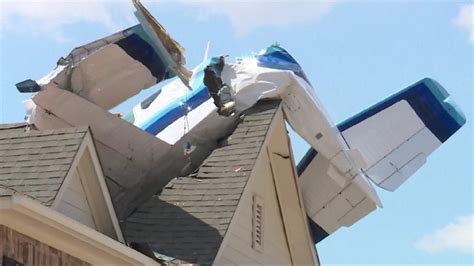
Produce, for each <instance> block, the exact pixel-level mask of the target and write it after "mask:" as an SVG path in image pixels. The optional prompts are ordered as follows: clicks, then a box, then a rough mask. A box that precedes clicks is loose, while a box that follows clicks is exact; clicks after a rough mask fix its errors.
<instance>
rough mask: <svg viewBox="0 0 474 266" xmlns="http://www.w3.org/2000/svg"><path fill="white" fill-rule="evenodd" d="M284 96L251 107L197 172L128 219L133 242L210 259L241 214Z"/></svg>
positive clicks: (193, 258) (167, 253) (173, 183)
mask: <svg viewBox="0 0 474 266" xmlns="http://www.w3.org/2000/svg"><path fill="white" fill-rule="evenodd" d="M278 106H279V101H263V102H260V103H259V104H257V105H256V106H254V107H253V108H251V109H249V110H248V111H247V112H246V115H245V117H244V118H243V120H242V122H241V123H240V124H239V125H238V126H237V128H236V129H235V131H234V133H233V134H232V135H231V136H230V137H229V138H228V139H227V143H226V144H225V145H224V146H223V147H221V148H218V149H216V150H214V151H213V152H212V153H211V155H210V156H209V157H208V158H207V159H206V160H205V161H204V163H203V164H202V165H201V167H200V168H199V170H198V171H197V173H196V174H194V175H190V176H187V177H179V178H175V179H173V180H172V181H171V182H169V183H168V185H167V186H166V187H165V188H164V189H163V190H162V191H161V193H160V194H157V195H154V196H153V197H152V198H150V199H149V200H148V201H147V202H146V203H145V204H143V205H142V206H140V207H139V208H138V209H137V210H136V211H135V212H134V213H133V214H132V215H130V216H129V217H128V218H127V219H126V221H125V222H124V223H123V231H124V234H125V238H126V240H127V242H135V243H145V244H148V245H149V247H150V248H151V250H152V251H154V252H156V253H159V254H163V255H165V256H164V257H172V258H176V259H178V260H181V261H186V262H192V263H199V264H210V263H212V261H213V260H214V258H215V256H216V254H217V251H218V249H219V247H220V245H221V242H222V239H223V237H224V235H225V233H226V231H227V228H228V227H229V224H230V221H231V219H232V217H233V215H234V213H235V210H236V208H237V205H238V203H239V200H240V198H241V196H242V193H243V190H244V188H245V185H246V183H247V181H248V178H249V176H250V173H251V171H252V169H253V167H254V164H255V162H256V159H257V157H258V155H259V153H260V150H261V148H262V146H263V143H264V140H265V138H266V135H267V132H268V129H269V127H270V125H271V123H272V120H273V117H274V115H275V113H276V111H277V110H278Z"/></svg>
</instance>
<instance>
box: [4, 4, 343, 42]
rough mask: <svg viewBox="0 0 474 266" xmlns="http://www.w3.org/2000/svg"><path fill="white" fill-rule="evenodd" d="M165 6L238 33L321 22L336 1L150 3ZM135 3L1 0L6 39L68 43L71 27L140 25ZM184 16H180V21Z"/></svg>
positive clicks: (112, 28)
mask: <svg viewBox="0 0 474 266" xmlns="http://www.w3.org/2000/svg"><path fill="white" fill-rule="evenodd" d="M143 2H144V3H145V5H146V6H149V7H150V6H151V5H152V3H153V4H156V5H159V7H166V5H172V4H173V2H174V3H176V2H179V3H180V4H182V5H184V6H188V7H191V8H193V12H194V14H195V16H196V17H195V18H196V19H198V20H199V19H210V18H211V17H213V16H225V17H227V18H228V19H229V21H230V22H231V24H232V26H233V27H234V29H235V31H236V33H237V34H238V35H242V34H247V33H249V32H251V31H253V30H255V29H259V28H265V27H266V28H268V27H278V28H285V27H290V26H293V25H295V24H301V23H305V22H311V21H316V20H318V19H320V18H321V17H322V16H324V15H325V14H327V13H328V12H329V11H330V10H331V9H332V8H333V6H334V5H335V0H325V1H310V0H297V1H291V0H278V1H275V0H260V1H250V0H240V1H237V0H220V1H217V0H197V1H196V0H191V1H187V0H175V1H169V0H144V1H143ZM133 11H134V8H133V6H132V4H131V1H130V0H115V1H113V0H0V36H3V35H5V34H6V33H10V32H15V33H22V34H24V33H25V34H31V35H33V36H40V35H44V37H47V38H49V39H54V40H56V41H64V40H67V39H69V38H70V37H71V36H68V35H67V34H66V32H67V29H66V27H67V26H70V25H74V24H79V23H91V24H96V25H98V26H103V27H106V28H108V29H109V30H110V31H115V30H119V29H120V28H123V27H126V26H131V25H133V24H134V23H136V20H135V19H134V16H133ZM178 20H179V18H177V21H178Z"/></svg>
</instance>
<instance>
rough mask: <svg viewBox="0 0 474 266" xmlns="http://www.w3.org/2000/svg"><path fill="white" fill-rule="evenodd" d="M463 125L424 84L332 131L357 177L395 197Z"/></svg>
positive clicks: (449, 104)
mask: <svg viewBox="0 0 474 266" xmlns="http://www.w3.org/2000/svg"><path fill="white" fill-rule="evenodd" d="M465 122H466V118H465V117H464V115H463V113H462V112H461V110H460V109H459V108H458V107H457V106H456V104H455V103H454V102H453V101H452V100H451V99H450V98H449V94H448V92H447V91H446V90H445V89H444V88H443V87H442V86H441V85H440V84H439V83H438V82H436V81H435V80H433V79H430V78H425V79H423V80H421V81H419V82H417V83H415V84H414V85H412V86H410V87H408V88H406V89H404V90H402V91H400V92H398V93H397V94H395V95H393V96H391V97H389V98H387V99H385V100H383V101H381V102H379V103H378V104H376V105H374V106H372V107H369V108H368V109H366V110H364V111H363V112H361V113H359V114H357V115H355V116H353V117H351V118H349V119H348V120H346V121H344V122H342V123H341V124H339V125H338V129H339V130H340V131H341V133H342V135H343V137H344V139H345V141H346V142H347V144H348V146H349V147H350V148H351V149H357V150H358V151H359V152H360V153H361V154H362V157H363V158H364V159H365V161H366V163H367V165H366V166H365V167H364V168H363V171H364V172H365V173H366V174H367V176H368V177H369V178H370V179H371V180H372V181H373V182H374V183H375V184H376V185H377V186H379V187H381V188H383V189H386V190H389V191H395V190H396V189H397V188H398V187H399V186H400V185H401V184H402V183H403V182H405V181H406V180H407V179H408V178H409V177H410V176H411V175H412V174H413V173H414V172H415V171H416V170H418V169H419V168H420V167H421V166H422V165H423V164H424V163H425V161H426V158H427V157H428V155H430V154H431V153H432V152H433V151H434V150H435V149H436V148H438V147H439V146H440V145H441V144H442V143H443V142H445V141H446V140H447V139H448V138H449V137H450V136H451V135H453V134H454V133H455V132H456V131H457V130H458V129H459V128H461V126H462V125H464V123H465Z"/></svg>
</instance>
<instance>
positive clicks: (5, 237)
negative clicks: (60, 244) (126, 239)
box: [0, 225, 90, 266]
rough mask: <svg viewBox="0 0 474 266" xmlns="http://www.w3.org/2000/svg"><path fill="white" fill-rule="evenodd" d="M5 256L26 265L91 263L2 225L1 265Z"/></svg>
mask: <svg viewBox="0 0 474 266" xmlns="http://www.w3.org/2000/svg"><path fill="white" fill-rule="evenodd" d="M4 257H7V258H10V259H13V260H15V261H16V262H17V263H19V264H20V265H25V266H26V265H38V266H39V265H41V266H43V265H52V266H53V265H81V266H86V265H90V264H89V263H87V262H84V261H81V260H80V259H78V258H76V257H73V256H71V255H69V254H67V253H64V252H62V251H61V250H58V249H55V248H53V247H50V246H48V245H46V244H44V243H42V242H40V241H38V240H36V239H33V238H30V237H28V236H26V235H23V234H21V233H19V232H17V231H14V230H12V229H10V228H8V227H6V226H3V225H0V265H3V261H4ZM5 266H6V265H5Z"/></svg>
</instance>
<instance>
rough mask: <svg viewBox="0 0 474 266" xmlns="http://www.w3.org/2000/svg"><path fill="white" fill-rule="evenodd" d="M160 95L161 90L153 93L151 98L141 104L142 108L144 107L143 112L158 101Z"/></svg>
mask: <svg viewBox="0 0 474 266" xmlns="http://www.w3.org/2000/svg"><path fill="white" fill-rule="evenodd" d="M160 93H161V90H159V91H157V92H155V93H153V94H152V95H151V96H150V97H148V98H146V99H145V100H144V101H143V102H141V103H140V106H141V107H142V110H145V109H147V108H148V107H149V106H150V104H151V103H152V102H153V101H154V100H155V99H156V97H158V95H160Z"/></svg>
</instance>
